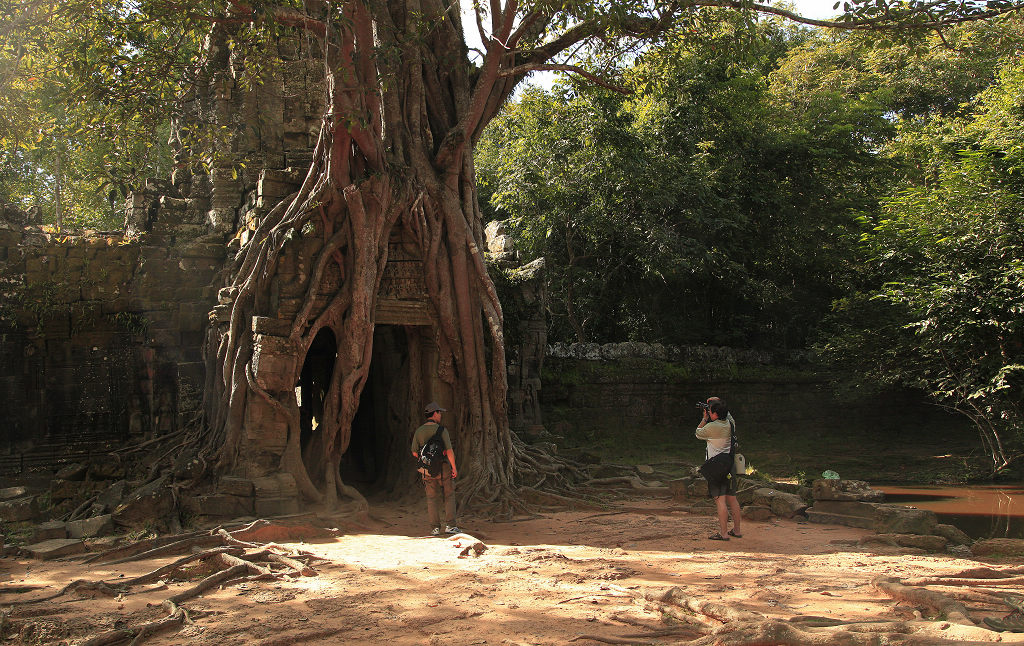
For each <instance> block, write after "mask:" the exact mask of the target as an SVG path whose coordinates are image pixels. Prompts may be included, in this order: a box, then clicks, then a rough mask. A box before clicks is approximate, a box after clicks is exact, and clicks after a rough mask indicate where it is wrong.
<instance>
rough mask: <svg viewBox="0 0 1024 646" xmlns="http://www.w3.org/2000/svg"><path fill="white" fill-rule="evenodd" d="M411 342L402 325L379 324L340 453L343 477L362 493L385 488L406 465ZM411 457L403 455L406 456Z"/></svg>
mask: <svg viewBox="0 0 1024 646" xmlns="http://www.w3.org/2000/svg"><path fill="white" fill-rule="evenodd" d="M408 364H409V348H408V339H407V338H406V334H405V328H404V327H403V326H398V325H378V326H377V327H376V328H375V329H374V333H373V359H372V360H371V362H370V370H369V373H368V374H367V380H366V385H365V386H364V387H363V393H362V396H361V397H360V400H359V409H358V410H357V411H356V416H355V419H353V420H352V435H351V438H350V440H349V445H348V450H347V451H345V454H344V455H342V456H341V479H342V481H343V482H345V484H348V485H352V486H353V487H355V488H356V489H358V490H359V491H360V493H362V494H363V495H364V496H370V495H375V494H386V493H389V492H390V491H391V490H392V489H393V487H394V485H395V482H396V478H398V477H400V475H401V474H400V471H401V467H402V466H403V465H407V463H408V462H409V460H411V459H412V458H411V456H408V453H409V447H408V441H409V436H410V434H411V432H412V430H411V429H410V428H407V427H408V426H409V423H410V421H409V420H408V398H409V369H408ZM407 456H408V457H409V460H405V459H404V458H405V457H407Z"/></svg>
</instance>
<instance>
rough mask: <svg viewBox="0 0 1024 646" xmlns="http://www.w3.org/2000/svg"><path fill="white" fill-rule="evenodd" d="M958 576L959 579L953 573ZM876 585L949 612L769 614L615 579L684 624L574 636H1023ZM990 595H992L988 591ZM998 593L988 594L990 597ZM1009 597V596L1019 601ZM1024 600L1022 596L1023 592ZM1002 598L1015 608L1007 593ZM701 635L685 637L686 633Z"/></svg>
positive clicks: (851, 644)
mask: <svg viewBox="0 0 1024 646" xmlns="http://www.w3.org/2000/svg"><path fill="white" fill-rule="evenodd" d="M949 580H957V579H949ZM872 585H873V586H874V587H875V588H877V589H878V590H880V591H882V592H884V593H885V594H887V595H889V596H891V597H893V598H896V599H899V600H902V601H907V602H910V603H913V604H915V605H924V606H927V607H929V608H931V609H932V610H934V611H935V612H937V613H939V614H941V615H943V616H945V620H934V621H933V620H926V619H925V620H914V621H889V620H879V621H863V620H859V621H842V620H837V619H834V618H829V617H810V616H796V617H791V618H789V619H777V618H771V617H767V616H765V615H762V614H760V613H757V612H751V611H747V610H743V609H740V608H736V607H733V606H731V605H727V604H722V603H718V602H715V601H710V600H705V599H700V598H697V597H693V596H690V595H687V594H686V593H685V592H684V591H683V590H682V589H680V588H677V587H674V588H670V589H668V590H666V591H665V592H663V593H660V594H659V593H652V592H647V593H643V592H639V591H637V590H631V589H629V588H623V587H621V586H616V585H605V586H602V589H610V590H614V591H617V592H623V593H626V594H629V595H631V596H633V597H634V598H636V599H637V600H638V601H642V602H644V603H645V605H644V608H645V609H646V610H648V611H651V612H656V613H658V614H659V615H660V616H661V618H662V620H663V621H665V620H666V619H669V618H671V619H674V620H678V621H682V622H684V623H685V624H687V625H686V626H675V627H671V628H667V629H666V631H667V632H664V633H663V632H660V631H650V630H649V631H647V632H645V633H642V634H636V633H634V634H630V635H619V636H607V635H595V634H582V635H578V636H577V637H575V638H574V639H573V640H572V641H581V640H591V641H597V642H603V643H606V644H646V643H658V642H647V641H642V640H643V639H644V638H659V637H664V636H666V635H669V634H672V635H675V636H678V637H682V638H683V639H684V641H681V642H678V643H686V644H690V645H691V646H741V645H742V646H753V645H755V644H757V645H761V644H772V645H776V646H808V645H809V646H814V645H818V644H820V645H829V646H877V645H878V644H890V645H905V646H932V645H938V644H948V643H950V642H951V641H955V642H959V643H973V644H983V643H991V642H996V641H1010V642H1016V643H1021V642H1024V635H1020V636H1018V635H1009V634H1006V633H999V632H995V631H992V630H989V629H987V628H985V627H982V626H978V625H976V624H975V623H974V621H973V620H972V619H971V618H970V617H969V616H968V614H967V609H966V608H965V607H964V606H963V604H961V603H959V602H957V601H954V600H952V599H950V598H948V597H947V596H945V595H942V594H939V593H937V592H934V591H931V590H923V589H920V588H915V587H913V586H909V585H906V584H905V582H902V581H900V580H898V579H895V578H893V577H886V576H879V577H875V579H874V580H873V581H872ZM985 596H986V597H989V596H990V595H985ZM993 599H995V600H999V599H998V598H997V597H994V596H992V598H987V599H985V600H986V601H987V602H990V601H992V600H993ZM1016 600H1017V599H1016V598H1011V599H1010V601H1016ZM1020 600H1022V601H1024V597H1022V598H1020ZM1002 601H1003V603H1005V604H1006V605H1008V606H1010V607H1011V608H1016V606H1015V605H1014V604H1013V603H1011V602H1010V601H1007V600H1005V599H1003V600H1002ZM694 634H696V635H699V637H697V638H695V639H691V640H689V641H685V640H686V638H687V636H692V635H694Z"/></svg>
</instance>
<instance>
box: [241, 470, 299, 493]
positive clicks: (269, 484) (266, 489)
mask: <svg viewBox="0 0 1024 646" xmlns="http://www.w3.org/2000/svg"><path fill="white" fill-rule="evenodd" d="M252 484H253V493H254V495H255V496H256V498H257V499H259V498H278V497H286V498H294V497H295V496H297V495H298V493H299V488H298V486H297V485H296V484H295V478H294V477H292V475H291V474H290V473H275V474H273V475H268V476H264V477H262V478H253V479H252Z"/></svg>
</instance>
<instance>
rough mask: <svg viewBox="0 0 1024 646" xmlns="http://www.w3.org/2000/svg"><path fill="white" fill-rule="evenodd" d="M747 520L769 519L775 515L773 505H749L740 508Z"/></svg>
mask: <svg viewBox="0 0 1024 646" xmlns="http://www.w3.org/2000/svg"><path fill="white" fill-rule="evenodd" d="M740 513H741V514H742V515H743V518H744V519H745V520H768V519H770V518H772V517H773V516H775V514H774V513H772V508H771V507H765V506H764V505H747V506H746V507H744V508H743V509H741V510H740Z"/></svg>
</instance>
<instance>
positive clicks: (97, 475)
mask: <svg viewBox="0 0 1024 646" xmlns="http://www.w3.org/2000/svg"><path fill="white" fill-rule="evenodd" d="M89 475H90V476H91V477H92V479H94V480H119V479H121V478H124V476H125V465H124V463H123V462H122V461H121V460H120V459H119V458H118V457H117V456H116V455H114V454H108V455H104V456H100V457H95V458H93V459H92V460H91V461H90V462H89Z"/></svg>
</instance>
